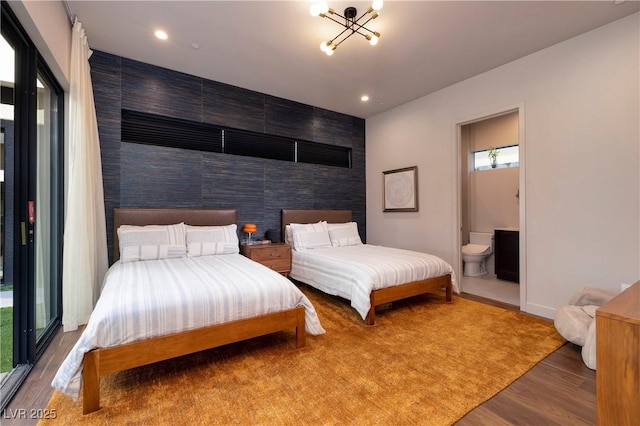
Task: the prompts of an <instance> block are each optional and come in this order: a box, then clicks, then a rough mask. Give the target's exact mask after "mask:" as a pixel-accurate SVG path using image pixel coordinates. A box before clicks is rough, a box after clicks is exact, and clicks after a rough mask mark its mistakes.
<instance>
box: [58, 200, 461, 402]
mask: <svg viewBox="0 0 640 426" xmlns="http://www.w3.org/2000/svg"><path fill="white" fill-rule="evenodd" d="M114 213H115V215H114V240H113V249H114V253H113V261H114V264H113V265H112V267H111V268H110V269H109V271H108V272H107V274H106V275H105V279H104V282H103V287H102V292H101V295H100V298H99V300H98V302H97V304H96V306H95V309H94V311H93V313H92V315H91V318H90V319H89V322H88V324H87V326H86V328H85V330H84V331H83V333H82V335H81V337H80V339H79V340H78V342H77V343H76V345H75V346H74V348H73V349H72V350H71V352H70V353H69V355H68V356H67V358H66V359H65V360H64V362H63V364H62V365H61V367H60V369H59V370H58V372H57V374H56V376H55V378H54V380H53V382H52V386H53V387H54V388H56V389H58V390H60V391H61V392H63V393H65V394H67V395H69V396H71V397H72V398H74V399H77V398H78V397H79V394H80V390H82V398H83V413H84V414H87V413H90V412H93V411H96V410H98V409H99V408H100V377H101V376H104V375H108V374H112V373H115V372H118V371H123V370H127V369H131V368H134V367H139V366H142V365H147V364H151V363H154V362H158V361H162V360H166V359H170V358H175V357H178V356H182V355H186V354H190V353H194V352H198V351H202V350H206V349H210V348H214V347H217V346H222V345H225V344H229V343H233V342H237V341H241V340H245V339H249V338H252V337H257V336H261V335H265V334H270V333H274V332H278V331H282V330H287V329H291V328H293V329H295V334H296V346H297V347H298V348H301V347H303V346H304V345H305V338H306V332H309V333H310V334H316V335H317V334H322V333H324V329H323V328H322V326H321V324H320V321H319V319H318V316H317V314H316V312H315V309H314V307H313V305H312V304H311V302H310V301H309V300H308V299H307V297H306V296H305V295H304V294H303V293H302V292H301V291H300V290H299V289H298V288H297V287H296V286H295V285H293V283H291V282H290V281H289V280H288V279H287V278H285V277H283V276H282V275H280V274H278V273H277V272H274V271H272V270H271V269H269V268H267V267H265V266H262V265H260V264H258V263H256V262H253V261H251V260H249V259H248V258H245V257H244V256H242V255H240V254H239V250H238V240H237V233H236V229H237V228H236V222H237V213H236V211H235V210H231V209H229V210H220V209H133V208H120V209H115V212H114ZM318 222H321V225H316V224H317V223H318ZM324 222H326V223H328V224H331V234H330V235H331V238H333V239H334V240H333V241H334V245H331V244H330V245H329V246H326V243H325V236H324V231H322V232H320V234H318V233H311V234H309V233H306V232H302V231H301V230H305V231H306V230H308V229H310V228H314V229H315V228H317V227H320V228H321V229H322V230H324V229H325V227H326V226H327V225H326V224H323V223H324ZM146 225H156V226H155V227H149V226H146ZM354 226H355V224H354V223H353V222H351V211H348V210H283V211H282V231H283V235H285V240H287V239H288V238H287V235H288V237H289V239H293V240H294V241H289V242H290V244H292V246H293V250H292V271H291V274H290V276H291V278H293V279H295V280H297V281H300V282H304V283H307V284H309V285H311V286H314V287H316V288H318V289H320V290H322V291H324V292H326V293H329V294H333V295H338V296H341V297H344V298H345V299H348V300H350V301H351V304H352V306H353V307H354V308H355V309H356V311H358V313H359V314H360V315H361V316H362V318H363V319H365V321H366V322H367V324H373V323H374V321H375V307H376V306H380V305H382V304H386V303H389V302H393V301H395V300H399V299H403V298H407V297H410V296H414V295H418V294H422V293H426V292H433V291H438V290H444V291H445V294H446V300H447V301H450V300H451V291H452V288H453V289H454V290H455V291H457V285H456V283H455V276H454V273H453V269H452V268H451V266H450V265H448V264H447V263H446V262H444V261H443V260H442V259H440V258H437V257H435V256H430V255H427V254H424V253H417V252H410V251H406V250H399V249H391V248H382V247H379V246H371V245H367V244H361V242H360V243H358V242H359V241H360V238H359V236H358V235H357V228H356V230H355V236H354V231H353V229H354ZM141 227H144V228H141ZM147 228H153V229H152V231H151V232H152V233H153V232H156V231H157V229H155V228H160V229H161V230H162V232H163V235H165V234H164V233H165V231H167V232H168V233H169V235H170V236H169V237H168V238H169V239H170V240H171V239H173V240H171V241H170V242H169V243H167V244H166V245H162V246H161V245H158V246H149V245H142V243H140V244H139V245H136V244H137V243H135V242H134V243H133V246H131V241H130V240H131V238H134V239H135V238H137V236H138V235H141V234H139V232H140V230H141V229H147ZM291 228H294V229H295V232H293V231H291ZM119 231H120V232H119ZM287 231H289V234H287ZM154 235H155V234H154ZM221 235H222V236H223V237H221ZM318 235H320V236H321V237H322V244H319V245H318V244H317V241H316V240H314V238H316V237H317V236H318ZM132 236H133V237H132ZM212 236H213V237H212ZM120 238H122V239H123V241H125V242H124V243H123V242H122V241H120ZM212 238H213V239H212ZM220 238H222V240H220ZM326 238H330V237H329V232H328V231H327V235H326ZM174 240H175V241H174ZM176 241H179V242H180V241H181V242H182V243H177V242H176ZM221 241H222V242H221ZM127 244H129V246H127ZM144 244H148V243H144ZM182 244H183V245H184V247H183V245H182ZM121 245H123V247H124V248H123V251H124V253H121V252H120V249H121ZM172 253H173V255H172ZM121 256H122V258H121ZM139 260H142V261H139ZM318 272H320V273H318Z"/></svg>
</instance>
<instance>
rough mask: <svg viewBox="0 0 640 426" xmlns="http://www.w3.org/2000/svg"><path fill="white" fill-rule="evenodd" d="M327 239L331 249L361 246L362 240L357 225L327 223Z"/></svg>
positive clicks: (351, 223)
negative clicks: (329, 241)
mask: <svg viewBox="0 0 640 426" xmlns="http://www.w3.org/2000/svg"><path fill="white" fill-rule="evenodd" d="M327 228H328V229H329V238H330V239H331V245H332V246H333V247H344V246H356V245H361V244H362V240H361V239H360V234H358V224H357V223H355V222H347V223H329V224H328V225H327Z"/></svg>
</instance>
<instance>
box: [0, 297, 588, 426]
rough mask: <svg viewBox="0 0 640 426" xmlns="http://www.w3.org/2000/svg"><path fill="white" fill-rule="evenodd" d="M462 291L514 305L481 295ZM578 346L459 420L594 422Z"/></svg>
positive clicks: (43, 378) (41, 367)
mask: <svg viewBox="0 0 640 426" xmlns="http://www.w3.org/2000/svg"><path fill="white" fill-rule="evenodd" d="M464 297H467V298H469V299H474V300H478V301H483V302H487V303H491V304H493V305H498V306H503V307H505V308H508V309H515V307H513V306H510V305H505V304H501V303H495V302H492V301H488V300H486V299H482V298H479V297H477V296H468V295H464ZM79 337H80V331H76V332H70V333H63V332H62V330H61V329H60V330H59V331H58V333H57V335H56V336H55V338H54V340H53V342H52V343H51V345H50V346H49V348H47V350H46V351H45V353H44V354H43V356H42V357H41V358H40V360H39V361H38V362H37V363H36V365H35V366H34V367H33V369H32V371H31V373H30V374H29V377H27V379H26V381H25V382H24V383H23V385H22V386H21V388H20V389H19V390H18V392H17V393H16V395H15V396H14V397H13V399H12V400H11V402H9V405H8V406H7V408H6V409H5V411H4V413H2V416H0V419H2V421H1V423H2V425H3V426H5V425H6V426H8V425H31V424H33V425H35V424H36V423H37V422H38V420H37V419H12V417H13V416H14V413H18V412H20V411H19V410H20V409H24V410H26V412H27V413H28V412H29V410H31V409H43V408H45V407H46V406H47V403H48V402H49V399H50V398H51V394H52V393H53V390H52V388H51V386H50V384H51V380H52V379H53V376H54V374H55V372H56V371H57V369H58V366H59V365H60V364H61V363H62V360H63V359H64V357H65V356H66V354H67V353H68V352H69V351H70V350H71V348H72V347H73V345H74V344H75V342H76V340H77V339H78V338H79ZM580 350H581V348H580V347H579V346H576V345H573V344H571V343H567V344H565V345H564V346H562V347H561V348H560V349H558V350H557V351H555V352H554V353H552V354H551V355H549V356H548V357H547V358H545V359H544V360H542V361H541V362H540V363H539V364H538V365H536V366H535V367H534V368H533V369H531V370H530V371H529V372H527V373H526V374H525V375H523V376H522V377H520V378H519V379H518V380H516V381H515V382H513V383H512V384H511V385H510V386H509V387H507V388H506V389H504V390H503V391H502V392H500V393H499V394H498V395H496V396H495V397H493V398H491V399H490V400H488V401H487V402H485V403H484V404H482V405H480V406H479V407H477V408H476V409H474V410H472V411H470V412H469V413H468V414H467V415H466V416H465V417H463V418H462V419H461V420H460V421H459V422H457V423H456V425H458V426H478V425H480V426H481V425H487V426H488V425H491V426H500V425H545V426H550V425H569V424H570V425H575V426H579V425H595V424H596V396H595V395H596V375H595V371H593V370H590V369H588V368H587V367H586V366H585V365H584V363H583V362H582V357H581V354H580Z"/></svg>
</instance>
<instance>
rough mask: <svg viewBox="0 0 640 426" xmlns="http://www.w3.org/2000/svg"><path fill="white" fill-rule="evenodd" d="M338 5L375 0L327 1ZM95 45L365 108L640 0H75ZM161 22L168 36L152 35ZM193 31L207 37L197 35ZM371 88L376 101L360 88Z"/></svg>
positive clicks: (453, 77) (455, 77)
mask: <svg viewBox="0 0 640 426" xmlns="http://www.w3.org/2000/svg"><path fill="white" fill-rule="evenodd" d="M328 3H329V6H331V7H332V8H333V9H335V10H336V11H338V12H340V13H341V14H342V11H343V10H344V9H345V8H346V7H348V6H355V7H356V8H357V9H358V15H360V14H362V12H364V11H365V10H366V9H367V8H368V7H369V5H370V4H371V3H370V2H366V1H329V2H328ZM68 4H69V6H70V9H71V11H72V12H73V13H74V14H75V15H77V16H78V19H79V20H80V22H82V24H83V25H84V27H85V30H86V33H87V36H88V38H89V44H90V46H91V48H92V49H96V50H101V51H104V52H108V53H112V54H115V55H119V56H123V57H127V58H131V59H136V60H139V61H142V62H146V63H150V64H154V65H158V66H162V67H166V68H170V69H173V70H177V71H181V72H184V73H187V74H192V75H196V76H199V77H203V78H206V79H210V80H215V81H219V82H223V83H227V84H231V85H234V86H239V87H243V88H246V89H251V90H255V91H258V92H262V93H266V94H269V95H273V96H277V97H281V98H285V99H289V100H293V101H297V102H301V103H304V104H309V105H313V106H316V107H320V108H325V109H328V110H332V111H338V112H342V113H345V114H350V115H354V116H357V117H362V118H367V117H371V116H373V115H375V114H377V113H380V112H382V111H385V110H387V109H390V108H393V107H395V106H398V105H400V104H403V103H405V102H408V101H410V100H413V99H416V98H419V97H422V96H424V95H426V94H429V93H432V92H434V91H437V90H439V89H441V88H444V87H447V86H449V85H451V84H454V83H456V82H459V81H462V80H465V79H467V78H469V77H472V76H474V75H477V74H479V73H482V72H484V71H487V70H490V69H492V68H495V67H498V66H500V65H503V64H505V63H508V62H510V61H513V60H515V59H517V58H520V57H523V56H526V55H528V54H530V53H533V52H535V51H538V50H540V49H543V48H545V47H548V46H551V45H553V44H556V43H558V42H560V41H563V40H566V39H568V38H571V37H574V36H576V35H578V34H580V33H583V32H586V31H589V30H591V29H594V28H596V27H599V26H602V25H604V24H607V23H609V22H612V21H614V20H616V19H620V18H622V17H624V16H627V15H630V14H632V13H635V12H637V11H638V10H640V8H639V6H640V2H639V1H626V2H623V3H622V4H619V5H616V4H614V2H613V1H610V0H607V1H394V0H386V1H385V4H384V7H383V8H382V10H381V11H380V17H379V18H377V19H376V20H374V21H371V23H370V25H367V26H368V27H369V28H370V29H372V30H375V31H379V32H380V33H381V34H382V35H381V37H380V42H379V44H378V45H377V46H370V45H369V44H368V42H367V41H366V40H365V39H364V38H363V37H361V36H359V35H357V34H356V35H353V36H352V37H351V38H349V39H348V40H347V41H345V42H344V43H343V44H342V45H340V47H339V48H338V49H337V50H336V51H335V54H334V55H333V56H331V57H329V56H327V55H325V54H324V53H323V52H321V51H320V48H319V45H320V42H322V41H326V40H329V39H331V38H333V37H335V36H336V35H337V34H338V33H339V32H340V31H341V30H342V29H343V28H342V27H341V26H340V25H338V24H337V23H335V22H331V21H329V20H327V19H322V18H319V17H316V18H314V17H312V16H311V15H310V14H309V6H310V5H311V0H306V1H75V0H70V1H69V2H68ZM158 28H161V29H163V30H165V31H166V32H167V33H168V34H169V40H167V41H164V42H162V41H159V40H157V39H156V38H155V37H154V36H153V32H154V30H156V29H158ZM193 43H197V44H198V45H199V46H200V48H199V49H194V48H193V47H191V45H192V44H193ZM363 94H367V95H369V97H370V100H369V102H367V103H363V102H361V101H360V97H361V96H362V95H363Z"/></svg>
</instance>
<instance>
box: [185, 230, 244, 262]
mask: <svg viewBox="0 0 640 426" xmlns="http://www.w3.org/2000/svg"><path fill="white" fill-rule="evenodd" d="M237 229H238V227H237V226H236V224H232V225H224V226H190V225H187V254H188V255H189V257H197V256H210V255H214V254H236V253H240V246H239V241H238V233H237Z"/></svg>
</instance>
